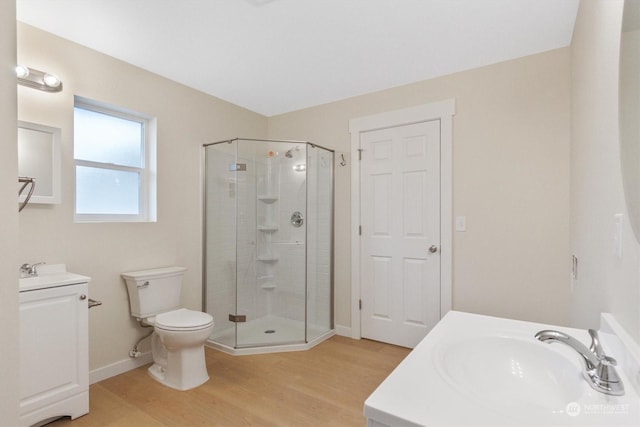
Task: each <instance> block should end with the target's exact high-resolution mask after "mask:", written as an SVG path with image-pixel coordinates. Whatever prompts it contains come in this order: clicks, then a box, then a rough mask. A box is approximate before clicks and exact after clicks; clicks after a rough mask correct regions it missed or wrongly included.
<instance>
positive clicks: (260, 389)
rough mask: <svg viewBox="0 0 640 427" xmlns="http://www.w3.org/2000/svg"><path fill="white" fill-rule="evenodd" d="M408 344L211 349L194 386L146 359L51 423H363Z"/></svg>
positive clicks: (337, 342)
mask: <svg viewBox="0 0 640 427" xmlns="http://www.w3.org/2000/svg"><path fill="white" fill-rule="evenodd" d="M409 351H410V350H409V349H406V348H402V347H396V346H393V345H389V344H383V343H379V342H375V341H368V340H352V339H350V338H345V337H339V336H334V337H332V338H331V339H329V340H327V341H325V342H323V343H321V344H319V345H318V346H316V347H314V348H313V349H311V350H308V351H302V352H291V353H275V354H263V355H255V356H229V355H227V354H224V353H222V352H219V351H217V350H213V349H210V348H207V349H206V358H207V367H208V370H209V376H210V377H211V379H210V380H209V381H208V382H207V383H205V384H204V385H202V386H200V387H198V388H196V389H193V390H189V391H184V392H181V391H176V390H172V389H170V388H167V387H164V386H162V385H160V384H159V383H157V382H156V381H154V380H153V379H152V378H151V377H150V376H149V375H148V374H147V372H146V370H147V367H146V366H145V367H141V368H138V369H135V370H133V371H129V372H127V373H124V374H122V375H118V376H116V377H113V378H109V379H107V380H105V381H102V382H100V383H96V384H94V385H92V386H91V388H90V413H89V414H87V415H85V416H83V417H80V418H78V419H76V420H74V421H70V420H69V419H68V418H66V419H61V420H58V421H55V422H53V423H51V424H49V426H56V427H57V426H66V425H69V426H71V427H83V426H363V425H365V419H364V417H363V416H362V410H363V404H364V401H365V399H366V398H367V397H368V396H369V394H371V393H372V392H373V390H375V388H376V387H377V386H378V385H379V384H380V383H381V382H382V380H383V379H384V378H385V377H386V376H387V375H389V374H390V373H391V371H392V370H393V369H394V368H395V367H396V366H397V365H398V363H400V361H402V359H404V357H405V356H406V355H407V354H409Z"/></svg>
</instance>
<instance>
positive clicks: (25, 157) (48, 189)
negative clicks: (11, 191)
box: [18, 121, 62, 203]
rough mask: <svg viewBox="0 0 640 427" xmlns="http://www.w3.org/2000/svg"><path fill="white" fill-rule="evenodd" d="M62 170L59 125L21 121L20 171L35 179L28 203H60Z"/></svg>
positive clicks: (19, 138)
mask: <svg viewBox="0 0 640 427" xmlns="http://www.w3.org/2000/svg"><path fill="white" fill-rule="evenodd" d="M61 173H62V169H61V147H60V129H58V128H53V127H50V126H44V125H40V124H37V123H29V122H23V121H18V175H19V176H21V177H30V178H35V181H36V186H35V190H34V192H33V195H32V196H31V199H30V200H29V203H60V199H61V197H60V193H61ZM25 197H26V196H25V195H22V196H20V198H19V200H18V201H19V202H21V203H22V202H24V199H25Z"/></svg>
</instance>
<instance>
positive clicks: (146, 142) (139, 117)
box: [73, 96, 156, 222]
mask: <svg viewBox="0 0 640 427" xmlns="http://www.w3.org/2000/svg"><path fill="white" fill-rule="evenodd" d="M73 107H74V149H73V163H74V168H73V173H74V181H73V182H74V197H73V202H74V207H73V214H74V222H154V221H155V220H156V219H155V203H154V201H155V155H154V153H155V120H154V119H152V118H151V117H149V116H147V115H145V114H141V113H138V112H134V111H131V110H127V109H125V108H122V107H116V106H113V105H109V104H105V103H101V102H97V101H93V100H89V99H86V98H81V97H78V96H75V97H74V104H73ZM76 108H79V109H83V110H88V111H92V112H96V113H99V114H104V115H107V116H112V117H116V118H119V119H123V120H128V121H132V122H136V123H140V124H141V125H142V135H141V145H142V147H141V152H142V154H141V162H142V165H141V167H135V166H125V165H120V164H116V163H103V162H96V161H90V160H82V159H77V158H76V154H75V109H76ZM78 167H90V168H95V169H104V170H111V171H121V172H136V173H138V176H139V182H138V212H139V213H138V214H137V215H132V214H113V213H99V214H98V213H95V214H87V213H78V211H77V190H78V182H77V171H78Z"/></svg>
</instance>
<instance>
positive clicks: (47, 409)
mask: <svg viewBox="0 0 640 427" xmlns="http://www.w3.org/2000/svg"><path fill="white" fill-rule="evenodd" d="M90 280H91V279H90V278H89V277H86V276H81V275H78V274H73V273H68V272H67V271H66V267H65V266H64V264H58V265H43V266H41V267H40V268H39V274H38V276H35V277H27V278H22V279H20V297H19V298H20V422H21V425H23V426H31V425H34V424H37V423H40V422H41V421H44V420H48V419H51V418H57V417H61V416H71V418H72V419H75V418H77V417H79V416H81V415H84V414H87V413H88V412H89V351H88V342H89V336H88V321H89V318H88V301H89V298H88V284H89V281H90ZM0 423H1V422H0Z"/></svg>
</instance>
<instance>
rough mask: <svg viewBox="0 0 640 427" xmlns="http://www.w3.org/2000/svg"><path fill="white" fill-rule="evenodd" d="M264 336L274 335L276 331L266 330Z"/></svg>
mask: <svg viewBox="0 0 640 427" xmlns="http://www.w3.org/2000/svg"><path fill="white" fill-rule="evenodd" d="M264 333H265V334H275V333H276V330H275V329H267V330H266V331H264Z"/></svg>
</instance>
